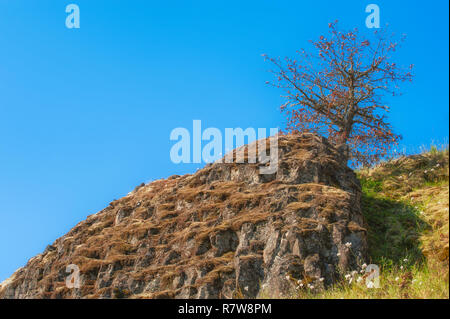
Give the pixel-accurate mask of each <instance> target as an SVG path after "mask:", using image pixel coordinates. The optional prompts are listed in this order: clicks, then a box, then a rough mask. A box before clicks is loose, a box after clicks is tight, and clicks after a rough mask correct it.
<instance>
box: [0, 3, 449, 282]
mask: <svg viewBox="0 0 450 319" xmlns="http://www.w3.org/2000/svg"><path fill="white" fill-rule="evenodd" d="M70 3H76V4H78V5H79V7H80V10H81V28H80V29H77V30H74V29H72V30H69V29H67V28H66V27H65V19H66V15H67V14H66V13H65V7H66V5H67V4H70ZM369 3H376V4H378V5H379V7H380V9H381V23H382V24H383V25H384V24H385V23H389V24H390V28H391V30H392V31H395V32H398V33H406V34H407V35H408V39H407V41H406V43H405V44H404V46H403V48H402V50H401V51H400V52H399V55H398V59H397V61H398V62H399V63H404V64H405V65H409V64H410V63H413V64H415V66H416V68H415V74H416V77H415V80H414V82H413V83H412V84H411V85H406V86H405V88H404V90H403V92H404V95H403V96H402V97H398V98H395V99H393V100H392V101H391V102H390V105H391V107H392V112H391V115H390V118H391V121H392V123H393V126H394V128H395V131H396V132H398V133H400V134H402V135H403V136H404V140H403V142H402V143H403V144H405V145H407V146H408V147H417V146H419V145H422V144H429V143H430V142H431V141H432V140H437V141H443V140H445V139H446V138H447V137H448V132H449V126H448V125H449V122H448V121H449V120H448V115H449V114H448V113H449V99H448V96H449V95H448V85H449V83H448V82H449V74H448V71H449V65H448V57H449V44H448V38H449V34H448V24H449V21H448V9H449V8H448V1H447V0H431V1H425V2H424V1H387V0H383V1H379V0H376V1H375V0H373V1H372V0H371V1H361V0H354V1H299V0H295V1H283V0H277V1H274V0H258V1H243V0H240V1H230V0H229V1H218V0H217V1H216V0H208V1H187V0H184V1H144V0H142V1H113V0H108V1H103V0H95V1H92V0H72V1H63V0H40V1H30V0H26V1H25V0H0V204H1V207H0V281H1V280H3V279H5V278H7V277H8V276H9V275H11V274H12V273H13V271H14V270H15V269H16V268H18V267H20V266H23V265H24V264H25V263H26V261H27V260H28V259H29V258H30V257H32V256H34V255H35V254H37V253H40V252H42V251H43V249H44V248H45V246H46V245H47V244H50V243H52V242H53V241H54V240H55V239H56V238H58V237H60V236H62V235H64V234H65V233H66V232H67V231H69V229H70V228H72V227H73V226H74V225H75V224H76V223H77V222H79V221H81V220H83V219H85V217H86V216H87V215H90V214H93V213H95V212H97V211H99V210H101V209H102V208H104V207H105V206H107V204H108V203H109V202H110V201H112V200H113V199H115V198H120V197H122V196H124V195H126V194H127V193H128V192H129V191H130V190H132V189H133V188H134V187H135V186H136V185H137V184H139V183H141V182H143V181H144V182H147V181H150V180H153V179H157V178H162V177H167V176H169V175H172V174H183V173H188V172H193V171H195V169H196V168H197V167H198V166H199V165H198V164H184V165H175V164H173V163H172V162H171V161H170V158H169V151H170V148H171V146H172V145H173V142H171V141H169V134H170V132H171V130H172V129H174V128H175V127H178V126H182V127H186V128H189V127H191V126H192V120H194V119H200V120H202V124H203V126H204V127H206V126H208V127H210V126H212V127H217V128H220V129H224V128H225V127H238V126H240V127H243V128H246V127H255V128H256V127H267V128H269V127H277V126H280V127H282V126H283V117H282V115H281V114H280V113H279V110H278V107H279V105H280V104H281V102H282V98H281V97H280V94H281V92H280V91H278V90H276V89H274V88H272V87H269V86H267V85H265V81H266V80H270V79H271V75H270V74H269V73H267V70H268V69H269V65H268V64H266V62H264V61H263V58H262V57H261V54H262V53H268V54H270V55H272V56H286V55H288V56H289V55H292V54H293V53H294V52H295V50H297V49H299V48H301V47H307V40H309V39H315V38H317V37H318V36H319V35H320V34H322V33H324V32H326V29H327V25H328V22H330V21H332V20H335V19H339V21H340V24H341V26H342V27H345V28H349V27H351V28H352V27H358V28H360V29H365V24H364V21H365V18H366V16H367V14H366V13H365V7H366V5H367V4H369ZM366 30H367V29H366Z"/></svg>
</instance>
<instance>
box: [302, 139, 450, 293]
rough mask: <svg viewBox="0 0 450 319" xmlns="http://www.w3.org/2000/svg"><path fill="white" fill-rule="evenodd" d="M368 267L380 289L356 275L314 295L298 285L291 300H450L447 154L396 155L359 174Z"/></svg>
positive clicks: (443, 151)
mask: <svg viewBox="0 0 450 319" xmlns="http://www.w3.org/2000/svg"><path fill="white" fill-rule="evenodd" d="M358 176H359V179H360V181H361V185H362V188H363V210H364V215H365V218H366V221H367V224H368V225H367V228H368V237H369V247H370V252H369V253H370V258H371V261H370V262H371V263H373V264H376V265H378V266H379V268H380V277H379V278H380V288H379V289H376V288H372V289H371V288H368V287H367V286H366V280H365V276H367V275H365V274H366V272H365V271H364V268H365V265H361V268H360V270H359V271H358V272H354V273H353V274H343V275H344V276H345V275H347V276H346V279H343V280H342V281H341V282H340V283H339V284H337V285H336V286H334V287H332V288H331V289H329V290H327V291H315V290H314V287H308V285H304V284H303V283H299V287H298V288H297V289H298V290H297V291H296V292H295V293H294V297H295V298H449V286H448V281H449V275H448V273H449V268H448V267H449V244H448V237H449V197H448V196H449V151H448V147H447V148H446V149H445V150H437V149H436V148H434V147H433V148H431V150H430V151H428V152H425V153H422V154H418V155H413V156H408V157H405V156H404V157H400V158H397V159H394V160H391V161H388V162H384V163H382V164H380V165H378V166H376V167H373V168H370V169H364V170H360V171H359V172H358Z"/></svg>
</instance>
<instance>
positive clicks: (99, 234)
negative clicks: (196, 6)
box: [0, 134, 367, 298]
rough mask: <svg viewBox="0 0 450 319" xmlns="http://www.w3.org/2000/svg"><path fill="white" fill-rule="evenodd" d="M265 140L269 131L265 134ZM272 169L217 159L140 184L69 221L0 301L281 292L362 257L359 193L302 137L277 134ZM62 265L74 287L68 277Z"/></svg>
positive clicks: (327, 153)
mask: <svg viewBox="0 0 450 319" xmlns="http://www.w3.org/2000/svg"><path fill="white" fill-rule="evenodd" d="M272 138H273V137H272ZM278 156H279V161H278V170H277V171H276V173H274V174H271V175H264V176H263V175H261V174H260V171H259V165H260V163H236V162H233V163H221V162H216V163H213V164H209V165H207V166H206V167H205V168H203V169H201V170H198V171H197V172H196V173H195V174H192V175H184V176H171V177H169V178H168V179H164V180H157V181H154V182H151V183H149V184H142V185H140V186H138V187H136V189H135V190H134V191H133V192H131V193H130V194H128V195H127V196H125V197H123V198H121V199H119V200H116V201H113V202H111V203H110V205H109V206H108V207H106V208H105V209H103V210H102V211H100V212H98V213H96V214H94V215H91V216H89V217H88V218H87V219H86V220H85V221H82V222H80V223H79V224H77V225H76V226H75V227H74V228H73V229H72V230H71V231H69V233H67V234H66V235H64V236H63V237H61V238H59V239H57V240H56V241H55V242H54V243H53V244H52V245H49V246H48V247H47V249H46V250H45V251H44V252H43V253H41V254H39V255H37V256H35V257H33V258H31V259H30V260H29V261H28V263H27V264H26V266H25V267H23V268H20V269H19V270H17V271H16V272H15V273H14V274H13V275H12V276H11V277H10V278H9V279H8V280H6V281H5V282H3V283H2V285H1V286H0V298H232V297H247V298H252V297H257V296H262V295H264V296H272V297H287V296H289V294H290V293H291V292H292V291H293V289H298V287H296V286H297V281H298V280H303V282H305V283H310V284H311V285H312V284H313V285H314V286H315V289H318V288H320V287H323V288H326V287H327V286H329V285H330V284H332V283H333V282H334V281H335V280H336V279H338V278H339V277H340V276H341V275H342V274H343V273H344V272H345V271H348V270H351V269H353V268H356V266H357V264H358V263H362V262H364V260H365V258H366V251H367V240H366V229H365V228H364V227H365V225H364V221H363V217H362V213H361V207H360V197H361V189H360V185H359V182H358V180H357V178H356V175H355V174H354V172H353V171H352V170H351V169H350V168H348V167H347V166H346V164H345V163H344V161H343V159H342V156H341V154H340V152H339V151H338V150H337V149H336V148H335V147H333V146H332V145H330V144H329V143H328V142H327V141H326V140H325V139H324V138H321V137H318V136H315V135H312V134H293V135H285V136H279V137H278ZM68 265H76V267H78V269H79V275H80V286H79V288H76V287H75V288H69V287H68V285H67V284H66V278H67V276H68V275H69V274H68V273H66V267H67V266H68Z"/></svg>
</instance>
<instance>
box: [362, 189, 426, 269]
mask: <svg viewBox="0 0 450 319" xmlns="http://www.w3.org/2000/svg"><path fill="white" fill-rule="evenodd" d="M362 210H363V212H364V217H365V221H366V223H367V224H368V225H367V229H368V245H369V256H370V259H371V262H372V263H374V264H378V265H394V266H400V265H401V264H402V261H403V260H404V259H405V258H407V259H408V260H409V262H411V263H418V264H421V263H423V262H424V255H423V253H422V250H421V241H420V236H421V234H422V232H423V231H425V230H427V229H430V225H428V224H427V223H426V222H425V221H424V220H423V219H422V218H421V217H420V212H419V210H418V209H416V208H415V207H413V206H411V205H410V204H408V203H405V202H404V201H401V200H395V199H389V198H379V197H376V196H373V195H367V194H363V196H362Z"/></svg>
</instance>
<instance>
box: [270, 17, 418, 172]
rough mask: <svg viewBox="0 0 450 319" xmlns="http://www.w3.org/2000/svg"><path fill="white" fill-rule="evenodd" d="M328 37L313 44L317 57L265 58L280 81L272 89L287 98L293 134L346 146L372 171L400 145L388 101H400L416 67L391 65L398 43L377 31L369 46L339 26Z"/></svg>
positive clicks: (349, 157)
mask: <svg viewBox="0 0 450 319" xmlns="http://www.w3.org/2000/svg"><path fill="white" fill-rule="evenodd" d="M329 33H330V35H329V37H328V38H327V37H325V36H321V37H320V38H319V40H318V41H310V42H311V43H312V45H313V47H314V48H315V49H316V54H313V55H312V54H308V53H307V52H306V51H305V50H301V51H298V52H297V54H298V55H299V58H298V59H291V58H285V59H284V60H281V59H274V58H270V57H268V56H267V55H263V56H264V57H265V58H266V59H267V60H269V61H271V62H272V63H273V64H274V65H275V66H276V67H277V69H276V70H275V71H272V72H273V73H274V74H275V75H276V81H275V82H267V83H269V84H272V85H274V86H275V87H278V88H281V89H283V90H284V91H285V92H286V95H285V96H284V97H285V98H286V99H287V101H286V103H285V104H283V105H282V106H281V110H282V111H283V112H286V114H287V117H288V123H287V131H288V132H289V131H303V132H305V131H306V132H314V133H317V134H322V135H324V136H326V137H327V138H328V139H329V140H330V141H331V142H332V143H333V144H335V145H347V147H346V148H347V150H348V152H346V153H347V160H351V161H352V163H353V164H355V165H360V164H363V165H369V164H372V163H375V162H377V161H379V160H380V159H381V158H383V157H384V156H385V155H386V154H388V152H389V150H390V149H391V147H392V146H394V145H397V144H398V141H399V140H400V139H401V136H400V135H396V134H395V133H393V131H392V128H391V125H390V124H389V123H388V122H387V121H386V119H387V118H386V113H387V112H388V110H389V107H388V106H387V105H385V103H383V97H384V96H385V95H386V94H392V95H397V94H398V93H399V92H398V89H399V86H398V85H399V83H400V82H403V81H411V80H412V74H411V69H412V65H411V66H410V67H409V69H403V68H400V67H399V66H397V64H395V63H393V62H392V61H391V59H392V57H391V54H392V53H393V52H394V51H395V50H396V48H397V46H398V43H397V42H394V40H393V38H394V37H393V36H387V35H386V32H383V31H379V30H377V31H375V32H374V35H373V38H374V40H372V41H369V40H368V39H366V38H363V37H361V35H360V34H359V32H358V29H353V30H351V31H349V32H342V31H339V30H338V29H337V21H335V22H333V23H330V24H329ZM402 40H403V39H402Z"/></svg>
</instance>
